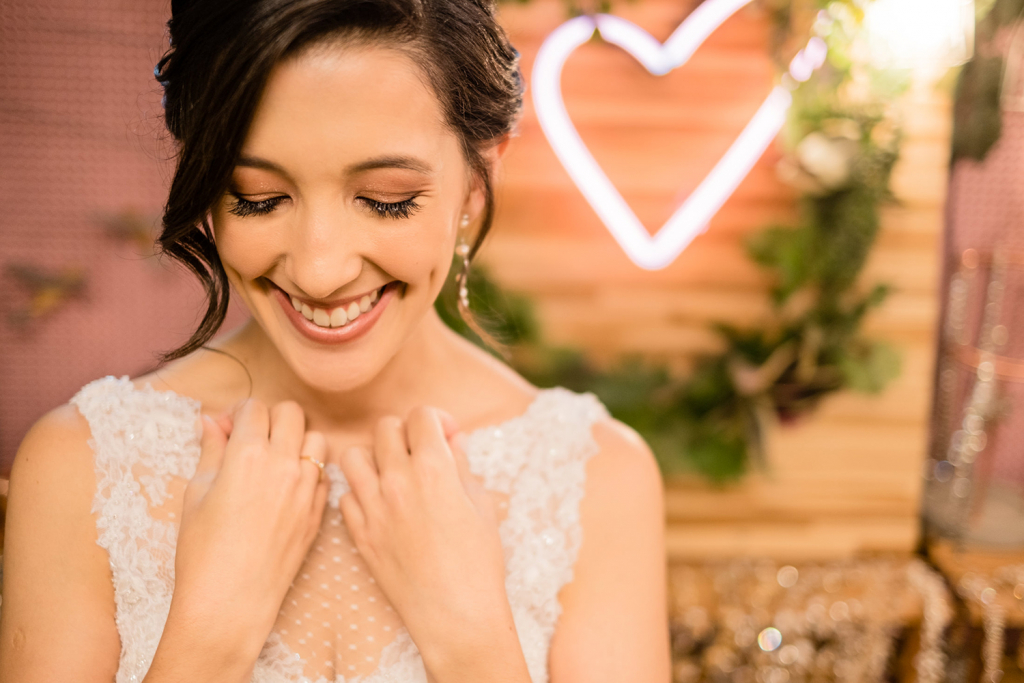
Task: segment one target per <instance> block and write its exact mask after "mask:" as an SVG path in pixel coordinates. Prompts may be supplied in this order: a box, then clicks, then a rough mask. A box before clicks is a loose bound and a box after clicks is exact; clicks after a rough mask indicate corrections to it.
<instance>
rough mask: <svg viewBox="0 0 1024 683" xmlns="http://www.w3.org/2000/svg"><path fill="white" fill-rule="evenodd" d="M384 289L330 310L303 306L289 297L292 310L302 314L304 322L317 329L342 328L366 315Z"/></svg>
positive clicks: (376, 290) (307, 305)
mask: <svg viewBox="0 0 1024 683" xmlns="http://www.w3.org/2000/svg"><path fill="white" fill-rule="evenodd" d="M382 289H384V288H383V287H381V289H375V290H373V291H372V292H370V293H369V294H364V295H363V297H362V298H361V299H359V300H358V301H352V302H350V303H348V304H347V305H345V304H342V305H341V306H337V307H335V308H333V309H331V310H324V309H322V308H313V307H311V306H310V305H309V304H304V303H302V302H301V301H299V300H298V299H296V298H295V297H294V296H293V297H291V302H292V308H294V309H295V310H296V311H298V312H299V313H301V314H302V317H303V318H305V319H306V320H311V321H312V322H313V324H314V325H316V326H317V327H327V328H331V327H344V326H345V325H348V324H349V323H350V322H352V321H354V320H355V319H356V318H358V317H359V316H360V315H362V314H363V313H367V312H368V311H369V310H370V309H371V308H373V307H374V305H375V304H376V303H377V302H378V301H379V300H380V292H381V290H382Z"/></svg>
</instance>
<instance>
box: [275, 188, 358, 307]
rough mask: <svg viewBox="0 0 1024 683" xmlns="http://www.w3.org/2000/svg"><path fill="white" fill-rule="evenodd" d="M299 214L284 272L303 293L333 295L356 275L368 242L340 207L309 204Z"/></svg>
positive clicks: (319, 297) (353, 279) (327, 296)
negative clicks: (350, 222)
mask: <svg viewBox="0 0 1024 683" xmlns="http://www.w3.org/2000/svg"><path fill="white" fill-rule="evenodd" d="M300 214H301V215H300V216H297V218H298V219H299V220H298V224H297V225H295V226H294V229H293V230H292V231H291V233H292V239H291V240H290V245H289V246H290V248H289V250H288V253H287V255H286V257H285V261H286V264H285V271H286V274H287V276H288V277H289V279H291V281H292V282H293V283H294V284H295V286H296V287H298V288H299V289H300V290H301V291H302V293H303V294H304V295H305V296H307V297H309V298H311V299H324V300H327V299H331V298H334V297H336V296H338V294H339V293H340V292H341V290H342V289H344V288H345V286H346V285H348V284H350V283H352V282H354V281H355V280H357V279H358V278H359V276H360V274H361V273H362V270H363V266H364V263H365V258H364V256H365V249H364V247H365V246H367V245H365V244H363V240H361V239H360V236H359V231H358V230H353V229H350V226H347V225H346V220H345V216H344V210H343V208H341V207H338V206H335V207H324V208H323V209H320V210H317V209H315V208H314V207H309V209H308V210H307V211H305V212H300Z"/></svg>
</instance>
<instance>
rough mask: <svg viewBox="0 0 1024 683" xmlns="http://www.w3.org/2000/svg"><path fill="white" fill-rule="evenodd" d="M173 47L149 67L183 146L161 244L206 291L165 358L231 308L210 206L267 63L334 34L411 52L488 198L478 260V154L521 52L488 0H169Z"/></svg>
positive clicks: (500, 117)
mask: <svg viewBox="0 0 1024 683" xmlns="http://www.w3.org/2000/svg"><path fill="white" fill-rule="evenodd" d="M168 28H169V29H170V38H171V47H170V49H169V50H168V51H167V53H166V54H165V55H164V56H163V58H162V59H161V60H160V62H159V63H158V64H157V67H156V70H155V71H154V75H155V76H156V78H157V80H158V81H159V82H160V84H161V85H163V87H164V107H165V120H166V123H167V129H168V130H169V131H170V133H171V135H172V136H174V138H175V140H176V141H177V143H178V154H177V164H176V167H175V172H174V177H173V179H172V180H171V187H170V191H169V193H168V197H167V203H166V205H165V207H164V215H163V229H162V232H161V234H160V236H159V238H158V239H157V243H158V245H159V247H160V249H161V251H162V252H163V253H165V254H167V255H168V256H170V257H172V258H174V259H175V260H177V261H179V262H180V263H182V264H183V265H184V266H185V267H186V268H187V269H188V270H190V271H191V272H193V273H194V274H195V275H196V276H197V277H198V278H199V280H200V281H201V282H202V284H203V287H204V289H205V290H206V298H207V307H206V313H205V314H204V316H203V319H202V321H201V322H200V323H199V326H198V328H197V329H196V330H195V332H194V333H193V334H192V337H191V338H190V339H189V340H188V341H187V342H185V343H184V344H183V345H181V346H180V347H178V348H177V349H175V350H173V351H170V352H168V353H165V354H163V355H162V357H161V360H163V361H169V360H173V359H175V358H180V357H182V356H185V355H187V354H189V353H191V352H192V351H194V350H196V349H197V348H199V347H201V346H203V345H204V344H205V343H206V342H208V341H209V340H210V339H211V338H212V337H213V336H214V334H216V332H217V330H218V329H219V328H220V326H221V324H222V323H223V322H224V318H225V316H226V314H227V310H228V295H229V284H228V278H227V274H226V273H225V271H224V267H223V265H222V264H221V262H220V257H219V256H218V254H217V249H216V247H215V246H214V241H213V231H212V228H211V226H210V224H209V221H208V214H209V212H210V210H211V209H212V208H213V206H214V205H215V204H216V202H217V201H218V200H219V199H220V197H221V196H222V195H223V193H224V191H225V190H226V189H227V186H228V183H229V181H230V178H231V173H232V170H233V169H234V166H235V163H236V161H237V159H238V156H239V154H240V153H241V148H242V144H243V142H244V141H245V137H246V135H247V133H248V129H249V126H250V124H251V122H252V119H253V116H254V113H255V110H256V107H257V105H258V103H259V99H260V96H261V94H262V92H263V89H264V86H265V85H266V82H267V79H268V76H269V74H270V72H271V70H272V69H273V67H274V66H275V65H276V64H277V63H278V62H280V61H281V60H282V59H285V58H287V57H289V56H293V55H295V54H297V53H298V52H300V51H301V50H303V49H305V48H308V47H310V46H313V45H316V44H318V43H323V42H327V41H331V40H336V39H339V38H352V39H356V40H359V41H370V42H381V43H384V44H387V45H391V46H395V47H399V48H401V49H405V50H409V51H411V52H412V54H414V55H415V56H416V57H417V60H416V61H417V63H418V64H421V65H422V66H423V68H424V70H425V73H426V75H427V77H428V79H429V82H430V84H431V86H432V87H433V90H434V92H435V94H436V95H437V97H438V99H439V101H440V103H441V107H442V110H443V111H444V114H445V118H446V121H447V124H448V126H449V127H450V128H451V129H452V130H453V131H454V132H455V134H456V135H457V136H458V138H459V140H460V142H461V146H462V151H463V154H464V156H465V158H466V160H467V163H468V164H469V166H470V168H471V169H472V171H473V172H474V173H475V174H476V175H477V176H478V177H479V179H480V181H481V183H482V185H483V188H484V192H485V197H486V202H485V207H484V212H483V215H482V217H481V221H480V226H479V229H478V231H477V236H476V239H475V241H474V243H473V245H472V247H471V250H470V256H471V257H472V256H474V255H475V254H476V252H477V251H478V250H479V248H480V244H481V243H482V242H483V239H484V237H486V235H487V232H488V230H489V229H490V227H491V222H492V220H493V216H494V192H493V189H492V184H491V178H490V173H489V169H488V168H487V165H486V163H485V161H484V157H483V155H482V153H481V152H482V150H484V149H485V148H486V147H487V146H488V145H489V144H493V143H495V142H497V141H499V140H500V139H501V138H502V137H504V136H506V135H508V134H509V133H510V132H511V131H512V128H513V126H514V124H515V120H516V117H517V116H518V113H519V110H520V107H521V105H522V78H521V76H520V74H519V66H518V53H517V52H516V51H515V50H514V49H513V48H512V46H511V45H510V44H509V42H508V38H507V37H506V35H505V32H504V31H503V30H502V28H501V27H500V26H499V25H498V23H497V20H496V16H495V10H494V5H493V3H492V2H491V1H490V0H257V1H253V0H215V1H214V0H206V1H203V0H174V2H173V3H172V17H171V20H170V21H169V22H168Z"/></svg>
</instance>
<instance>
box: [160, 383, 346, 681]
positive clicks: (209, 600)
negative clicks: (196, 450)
mask: <svg viewBox="0 0 1024 683" xmlns="http://www.w3.org/2000/svg"><path fill="white" fill-rule="evenodd" d="M326 451H327V448H326V442H325V440H324V437H323V435H322V434H320V433H318V432H308V433H307V432H306V429H305V415H304V414H303V411H302V409H301V408H300V407H299V406H298V404H296V403H294V402H285V403H279V404H277V405H276V406H274V407H273V408H272V409H270V410H268V409H267V407H266V406H265V405H264V404H263V403H262V402H260V401H258V400H252V399H250V400H247V401H245V402H243V403H242V404H241V405H240V406H239V407H238V408H237V409H236V411H235V412H234V415H233V416H232V418H231V419H230V420H226V419H222V420H220V421H219V424H218V421H214V420H213V419H211V418H209V417H207V416H204V417H203V436H202V454H201V456H200V458H199V463H198V466H197V468H196V473H195V476H194V477H193V478H192V480H191V481H190V482H189V484H188V486H187V488H186V489H185V495H184V505H183V511H182V519H181V526H180V530H179V533H178V545H177V555H176V558H175V586H174V596H173V599H172V603H171V611H170V615H169V617H168V630H172V631H173V629H174V628H175V626H177V627H181V628H183V629H187V630H197V629H198V630H200V631H201V633H202V637H203V639H204V643H205V645H206V646H207V647H209V648H211V650H219V651H221V655H222V656H224V657H226V658H237V659H238V660H239V661H241V662H246V663H247V665H248V667H251V666H252V663H253V662H255V660H256V658H257V656H258V655H259V652H260V649H261V648H262V646H263V644H264V642H265V641H266V638H267V636H268V635H269V633H270V631H271V628H272V627H273V624H274V620H275V618H276V617H277V614H278V611H279V610H280V607H281V603H282V602H283V601H284V597H285V594H286V593H287V590H288V587H289V585H290V584H291V582H292V580H293V579H294V577H295V574H296V572H298V570H299V567H300V566H301V564H302V561H303V559H304V558H305V556H306V554H307V552H308V551H309V547H310V545H311V544H312V542H313V540H314V538H315V537H316V534H317V531H318V530H319V528H320V520H321V517H322V515H323V510H324V505H325V502H326V499H327V492H328V486H329V480H328V478H327V477H323V478H322V481H320V482H318V478H319V475H320V471H319V469H318V467H317V465H316V464H314V463H312V462H311V461H309V460H307V459H302V458H300V456H310V457H312V458H315V459H317V460H319V461H320V462H325V461H326V458H327V455H326ZM172 622H174V625H172ZM166 634H167V631H165V635H166ZM174 637H175V636H174V635H173V633H172V635H171V639H173V638H174ZM163 646H164V642H163V641H161V647H163ZM159 655H160V651H159V650H158V654H157V658H156V659H157V660H159V659H160V656H159Z"/></svg>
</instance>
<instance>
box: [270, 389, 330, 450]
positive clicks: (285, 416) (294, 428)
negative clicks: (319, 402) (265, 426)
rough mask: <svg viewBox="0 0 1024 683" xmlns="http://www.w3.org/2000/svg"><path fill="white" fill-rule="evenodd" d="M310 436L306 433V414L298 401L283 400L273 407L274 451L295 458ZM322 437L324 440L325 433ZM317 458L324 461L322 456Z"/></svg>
mask: <svg viewBox="0 0 1024 683" xmlns="http://www.w3.org/2000/svg"><path fill="white" fill-rule="evenodd" d="M308 436H309V435H308V434H306V414H305V413H304V412H303V410H302V407H301V406H299V404H298V403H296V402H295V401H282V402H281V403H278V404H276V405H275V406H274V407H273V408H271V410H270V446H271V448H270V450H271V451H272V452H274V453H277V454H278V455H281V456H284V457H288V458H294V457H295V454H296V453H299V452H300V451H301V450H302V449H303V448H304V441H305V439H306V438H308ZM320 438H321V440H322V439H323V435H321V436H320ZM325 443H326V442H325ZM325 448H326V447H325ZM314 457H316V456H314ZM317 460H320V462H323V459H322V458H317ZM306 462H309V461H308V460H307V461H306Z"/></svg>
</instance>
